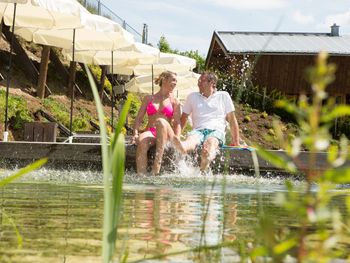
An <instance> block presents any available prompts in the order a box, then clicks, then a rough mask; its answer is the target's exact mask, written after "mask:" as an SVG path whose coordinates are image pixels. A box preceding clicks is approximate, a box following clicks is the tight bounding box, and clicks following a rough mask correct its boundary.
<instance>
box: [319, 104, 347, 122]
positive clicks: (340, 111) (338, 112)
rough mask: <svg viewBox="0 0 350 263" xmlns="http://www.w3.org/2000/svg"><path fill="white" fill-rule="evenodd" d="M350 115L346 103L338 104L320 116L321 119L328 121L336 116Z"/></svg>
mask: <svg viewBox="0 0 350 263" xmlns="http://www.w3.org/2000/svg"><path fill="white" fill-rule="evenodd" d="M344 116H350V106H348V105H339V106H337V107H335V108H334V109H333V110H332V111H330V112H328V113H327V114H325V115H323V116H322V117H321V121H323V122H330V121H332V120H334V119H336V118H339V117H344Z"/></svg>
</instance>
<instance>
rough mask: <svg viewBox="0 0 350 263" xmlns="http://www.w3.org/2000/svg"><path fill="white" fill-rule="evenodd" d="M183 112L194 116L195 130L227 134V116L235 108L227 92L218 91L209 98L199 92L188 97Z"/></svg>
mask: <svg viewBox="0 0 350 263" xmlns="http://www.w3.org/2000/svg"><path fill="white" fill-rule="evenodd" d="M182 111H183V112H184V113H186V114H192V122H193V129H196V130H201V129H210V130H218V131H220V132H223V133H225V128H226V115H227V114H228V113H230V112H232V111H235V106H234V105H233V102H232V99H231V97H230V95H229V94H228V92H226V91H216V92H214V93H213V94H212V95H211V96H209V97H208V98H207V97H205V96H203V95H202V94H200V93H199V92H193V93H191V94H189V95H188V96H187V99H186V102H185V105H184V106H183V108H182Z"/></svg>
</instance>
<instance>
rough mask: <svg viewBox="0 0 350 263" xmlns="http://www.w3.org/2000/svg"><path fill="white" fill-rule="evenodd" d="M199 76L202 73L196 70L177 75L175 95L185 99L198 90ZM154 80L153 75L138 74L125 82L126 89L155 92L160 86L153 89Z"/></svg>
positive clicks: (142, 92)
mask: <svg viewBox="0 0 350 263" xmlns="http://www.w3.org/2000/svg"><path fill="white" fill-rule="evenodd" d="M199 76H200V74H197V73H194V72H188V73H185V74H180V75H177V84H176V88H175V89H174V92H173V93H174V97H175V98H178V99H180V100H184V99H186V97H187V95H188V94H189V93H191V92H194V91H198V86H197V84H198V79H199ZM152 82H153V78H152V75H143V76H138V77H135V78H133V79H132V80H130V81H129V82H128V83H126V84H125V90H127V91H129V92H135V93H141V94H153V92H158V91H159V89H160V87H159V86H158V85H157V86H156V87H155V88H154V90H153V91H152Z"/></svg>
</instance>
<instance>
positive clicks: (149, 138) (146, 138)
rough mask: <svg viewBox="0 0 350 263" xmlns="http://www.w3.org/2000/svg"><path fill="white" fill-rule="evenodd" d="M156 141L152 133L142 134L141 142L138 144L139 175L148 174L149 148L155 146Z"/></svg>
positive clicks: (137, 167) (137, 166)
mask: <svg viewBox="0 0 350 263" xmlns="http://www.w3.org/2000/svg"><path fill="white" fill-rule="evenodd" d="M155 142H156V139H155V138H154V137H153V135H152V133H151V132H149V131H147V132H143V133H142V134H140V138H139V141H138V142H137V148H136V170H137V174H146V173H147V165H148V158H147V152H148V150H149V148H150V147H151V146H152V145H154V144H155Z"/></svg>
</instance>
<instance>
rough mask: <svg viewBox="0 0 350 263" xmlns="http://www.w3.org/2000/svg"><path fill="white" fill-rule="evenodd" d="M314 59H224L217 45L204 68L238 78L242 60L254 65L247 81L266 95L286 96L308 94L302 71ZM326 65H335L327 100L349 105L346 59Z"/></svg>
mask: <svg viewBox="0 0 350 263" xmlns="http://www.w3.org/2000/svg"><path fill="white" fill-rule="evenodd" d="M315 59H316V56H315V55H297V54H291V55H259V56H258V57H257V56H256V55H248V56H247V55H244V56H243V55H240V54H238V55H234V54H232V55H230V56H229V57H228V56H225V55H224V54H223V52H222V50H220V48H219V47H218V46H217V45H214V49H213V52H212V54H211V57H210V58H209V61H208V67H209V68H213V69H218V70H220V71H225V72H227V73H229V74H233V75H236V76H240V70H241V68H242V63H243V61H244V60H248V61H249V62H250V64H251V65H252V64H255V67H254V70H253V72H252V76H251V80H252V82H253V84H254V85H258V86H260V87H266V88H267V89H268V90H269V91H271V90H280V91H282V92H283V93H284V94H286V95H290V96H296V95H299V94H301V93H304V94H311V87H310V84H309V83H308V82H307V80H306V72H305V71H306V69H307V68H308V67H310V66H312V65H314V64H315ZM329 62H330V63H335V64H336V65H337V71H336V79H335V81H334V82H333V83H332V84H331V85H329V86H328V88H327V92H328V93H329V94H330V95H331V96H335V97H340V98H339V99H340V100H341V101H342V102H348V103H350V57H349V56H331V57H330V58H329Z"/></svg>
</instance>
